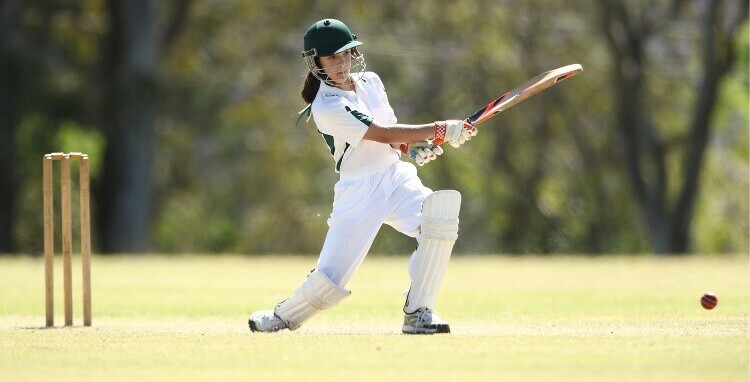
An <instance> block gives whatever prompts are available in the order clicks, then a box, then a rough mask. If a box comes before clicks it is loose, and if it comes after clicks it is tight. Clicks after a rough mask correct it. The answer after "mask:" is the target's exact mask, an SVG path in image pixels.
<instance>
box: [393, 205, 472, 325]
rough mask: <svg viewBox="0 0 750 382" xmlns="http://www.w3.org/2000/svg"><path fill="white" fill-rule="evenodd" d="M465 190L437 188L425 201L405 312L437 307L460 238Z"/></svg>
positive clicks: (411, 268)
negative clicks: (459, 220)
mask: <svg viewBox="0 0 750 382" xmlns="http://www.w3.org/2000/svg"><path fill="white" fill-rule="evenodd" d="M460 209H461V194H460V193H459V192H458V191H453V190H442V191H435V192H433V193H432V194H430V195H428V196H427V198H425V200H424V203H423V204H422V225H421V231H420V233H419V236H417V242H418V243H419V247H418V248H417V250H416V251H415V252H414V254H413V255H412V259H411V262H412V264H411V266H410V272H409V273H410V274H411V288H410V289H409V294H408V295H407V297H406V304H405V306H404V312H406V313H413V312H414V311H416V310H417V309H419V308H425V307H426V308H429V309H430V310H432V311H434V309H435V300H436V299H437V295H438V292H439V291H440V285H441V284H442V283H443V278H444V277H445V271H446V269H447V268H448V260H450V257H451V251H452V250H453V244H454V243H455V242H456V239H458V211H459V210H460Z"/></svg>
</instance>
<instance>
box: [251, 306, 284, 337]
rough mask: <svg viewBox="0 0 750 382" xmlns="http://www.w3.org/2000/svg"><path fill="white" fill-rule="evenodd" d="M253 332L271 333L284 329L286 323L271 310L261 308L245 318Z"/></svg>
mask: <svg viewBox="0 0 750 382" xmlns="http://www.w3.org/2000/svg"><path fill="white" fill-rule="evenodd" d="M247 324H248V325H249V326H250V330H251V331H253V332H265V333H272V332H278V331H279V330H282V329H286V328H287V326H286V323H284V321H283V320H282V319H281V318H279V316H277V315H276V313H274V311H273V310H261V311H258V312H255V313H253V314H252V315H251V316H250V318H249V319H248V320H247Z"/></svg>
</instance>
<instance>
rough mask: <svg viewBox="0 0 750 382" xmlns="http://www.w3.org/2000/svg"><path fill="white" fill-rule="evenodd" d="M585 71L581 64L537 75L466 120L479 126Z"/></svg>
mask: <svg viewBox="0 0 750 382" xmlns="http://www.w3.org/2000/svg"><path fill="white" fill-rule="evenodd" d="M581 71H583V67H582V66H581V65H579V64H573V65H568V66H563V67H561V68H557V69H554V70H550V71H548V72H544V73H542V74H539V75H537V76H536V77H533V78H531V79H530V80H528V81H526V82H524V83H522V84H521V85H518V86H516V87H515V88H513V90H511V91H509V92H507V93H505V94H503V95H502V96H501V97H500V98H498V99H496V100H494V101H492V102H490V103H489V104H488V105H487V106H485V107H483V108H482V109H479V110H478V111H477V112H476V113H474V114H472V115H471V116H470V117H469V118H467V119H466V120H467V121H468V122H469V123H471V124H472V125H474V126H476V125H479V124H481V123H483V122H485V121H487V120H488V119H490V118H492V117H494V116H495V115H497V114H499V113H501V112H503V111H505V110H508V109H510V108H511V107H513V106H515V105H517V104H519V103H520V102H522V101H524V100H526V99H528V98H529V97H531V96H533V95H534V94H536V93H539V92H540V91H542V90H544V89H547V88H549V87H550V86H552V85H555V84H557V83H558V82H561V81H563V80H565V79H568V78H570V77H573V76H575V75H576V74H578V73H580V72H581Z"/></svg>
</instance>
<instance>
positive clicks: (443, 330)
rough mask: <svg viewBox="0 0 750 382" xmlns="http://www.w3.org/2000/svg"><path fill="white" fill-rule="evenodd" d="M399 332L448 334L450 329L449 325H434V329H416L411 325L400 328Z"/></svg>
mask: <svg viewBox="0 0 750 382" xmlns="http://www.w3.org/2000/svg"><path fill="white" fill-rule="evenodd" d="M401 332H403V333H404V334H450V332H451V327H450V326H449V325H436V327H435V328H416V327H414V326H411V325H404V326H402V327H401Z"/></svg>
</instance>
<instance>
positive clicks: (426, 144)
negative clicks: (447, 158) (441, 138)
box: [401, 140, 443, 166]
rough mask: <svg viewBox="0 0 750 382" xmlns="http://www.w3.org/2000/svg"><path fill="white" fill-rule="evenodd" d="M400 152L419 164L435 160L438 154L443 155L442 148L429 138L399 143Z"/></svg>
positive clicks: (422, 164)
mask: <svg viewBox="0 0 750 382" xmlns="http://www.w3.org/2000/svg"><path fill="white" fill-rule="evenodd" d="M401 152H403V153H404V154H406V155H408V156H409V158H411V159H413V160H414V162H416V163H417V165H419V166H424V165H425V164H427V163H430V162H432V161H434V160H436V159H437V157H438V156H439V155H443V149H442V148H441V147H440V146H437V145H436V144H435V143H433V142H432V141H429V140H425V141H421V142H415V143H409V144H406V143H404V144H402V145H401Z"/></svg>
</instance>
